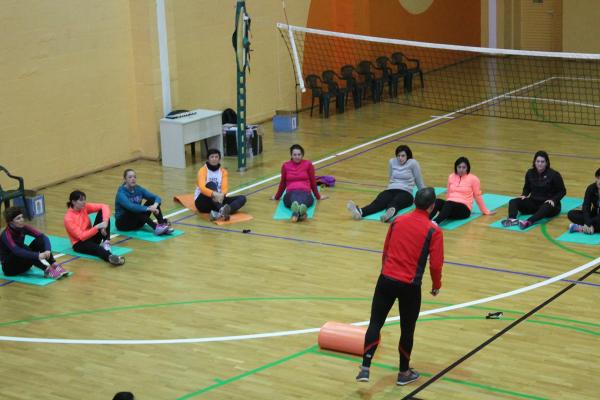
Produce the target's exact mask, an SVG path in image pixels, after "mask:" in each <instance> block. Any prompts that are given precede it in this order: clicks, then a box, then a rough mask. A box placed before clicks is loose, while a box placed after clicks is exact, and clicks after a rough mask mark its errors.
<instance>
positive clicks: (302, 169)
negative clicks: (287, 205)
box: [275, 160, 321, 200]
mask: <svg viewBox="0 0 600 400" xmlns="http://www.w3.org/2000/svg"><path fill="white" fill-rule="evenodd" d="M284 190H287V191H290V190H300V191H303V192H309V193H310V192H311V191H312V192H313V194H314V195H315V197H316V198H317V200H320V199H321V195H320V194H319V189H318V188H317V180H316V179H315V167H314V166H313V165H312V163H311V162H310V161H308V160H302V161H300V162H299V163H297V164H296V163H295V162H293V161H292V160H289V161H286V162H284V163H283V165H282V166H281V181H280V182H279V188H278V189H277V193H276V194H275V200H279V199H280V198H281V195H282V194H283V191H284Z"/></svg>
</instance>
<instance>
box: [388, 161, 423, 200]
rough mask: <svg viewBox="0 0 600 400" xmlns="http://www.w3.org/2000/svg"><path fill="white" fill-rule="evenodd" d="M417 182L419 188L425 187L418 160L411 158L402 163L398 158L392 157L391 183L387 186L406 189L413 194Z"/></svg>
mask: <svg viewBox="0 0 600 400" xmlns="http://www.w3.org/2000/svg"><path fill="white" fill-rule="evenodd" d="M415 183H416V184H417V188H419V189H422V188H424V187H425V183H424V182H423V177H422V176H421V167H420V166H419V163H418V162H417V160H415V159H414V158H411V159H408V160H407V161H406V162H405V163H404V165H400V161H398V158H396V157H394V158H390V183H389V185H388V187H387V188H388V189H401V190H406V191H407V192H409V193H411V194H412V192H413V188H414V186H415Z"/></svg>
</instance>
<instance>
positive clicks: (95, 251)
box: [64, 190, 125, 266]
mask: <svg viewBox="0 0 600 400" xmlns="http://www.w3.org/2000/svg"><path fill="white" fill-rule="evenodd" d="M67 207H68V210H67V213H66V214H65V219H64V220H65V229H66V230H67V234H68V235H69V239H70V240H71V243H72V244H73V250H75V251H76V252H78V253H83V254H89V255H92V256H96V257H99V258H101V259H103V260H104V261H106V262H108V263H110V264H112V265H116V266H118V265H123V264H125V258H123V257H121V256H117V255H114V254H112V253H111V247H110V208H109V207H108V205H106V204H99V203H87V202H86V198H85V193H83V192H82V191H80V190H75V191H74V192H71V194H70V195H69V201H68V202H67ZM90 213H97V214H96V218H95V219H94V224H93V225H92V224H91V222H90V217H89V215H88V214H90Z"/></svg>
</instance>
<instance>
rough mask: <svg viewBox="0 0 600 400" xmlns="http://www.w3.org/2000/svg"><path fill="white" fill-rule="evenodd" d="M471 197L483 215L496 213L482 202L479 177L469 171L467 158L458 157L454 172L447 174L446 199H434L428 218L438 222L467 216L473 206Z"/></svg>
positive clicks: (469, 166) (469, 164)
mask: <svg viewBox="0 0 600 400" xmlns="http://www.w3.org/2000/svg"><path fill="white" fill-rule="evenodd" d="M473 199H475V201H476V202H477V205H478V206H479V209H480V210H481V212H482V213H483V214H484V215H493V214H496V212H495V211H490V210H488V209H487V207H486V206H485V203H484V202H483V197H481V184H480V182H479V178H478V177H476V176H475V175H473V174H472V173H471V163H470V162H469V159H468V158H466V157H458V159H457V160H456V161H455V162H454V173H453V174H450V176H448V184H447V188H446V200H442V199H436V200H435V207H434V208H433V211H432V212H431V213H430V214H429V218H433V221H434V222H436V223H438V224H440V223H442V222H443V221H445V220H447V219H453V220H456V219H466V218H469V217H470V216H471V209H472V208H473ZM436 214H437V216H436ZM434 217H435V218H434Z"/></svg>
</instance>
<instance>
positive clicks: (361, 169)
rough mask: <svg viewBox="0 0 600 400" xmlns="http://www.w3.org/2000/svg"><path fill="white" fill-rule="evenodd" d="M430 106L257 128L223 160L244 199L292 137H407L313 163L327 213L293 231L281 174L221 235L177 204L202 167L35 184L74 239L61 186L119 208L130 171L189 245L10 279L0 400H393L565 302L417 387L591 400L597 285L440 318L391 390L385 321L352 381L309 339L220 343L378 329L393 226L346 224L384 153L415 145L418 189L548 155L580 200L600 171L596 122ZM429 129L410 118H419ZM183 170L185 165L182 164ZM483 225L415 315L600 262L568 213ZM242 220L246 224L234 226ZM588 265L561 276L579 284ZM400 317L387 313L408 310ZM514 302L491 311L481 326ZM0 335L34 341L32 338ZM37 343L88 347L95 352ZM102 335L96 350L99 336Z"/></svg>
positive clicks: (493, 184) (54, 222)
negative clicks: (377, 302)
mask: <svg viewBox="0 0 600 400" xmlns="http://www.w3.org/2000/svg"><path fill="white" fill-rule="evenodd" d="M432 115H438V113H436V112H433V111H431V110H426V109H418V108H411V107H406V106H401V105H398V104H392V103H380V104H376V105H372V104H368V105H366V106H364V107H363V108H361V109H359V110H349V111H348V112H346V113H344V114H339V115H336V114H335V113H333V114H332V116H331V118H329V119H320V118H318V117H316V116H315V117H313V118H310V117H309V116H308V113H306V112H304V113H302V114H301V117H300V129H299V130H298V131H297V132H296V133H294V134H290V133H273V132H271V129H270V126H269V125H270V124H265V125H264V128H265V133H264V147H265V151H264V153H263V154H262V155H260V156H258V157H255V158H253V159H250V160H249V169H248V171H247V172H245V173H237V172H235V166H236V160H235V158H226V159H225V161H224V164H225V165H226V166H227V167H228V168H229V170H230V179H231V183H230V186H231V187H232V188H245V187H247V186H248V185H250V184H252V183H255V182H259V181H261V180H264V179H266V178H269V177H271V176H273V175H276V174H278V173H279V168H280V165H281V163H282V162H283V161H285V160H286V159H288V150H287V149H288V148H289V146H290V145H291V144H293V143H300V144H302V145H303V146H304V147H305V149H306V158H308V159H311V160H313V161H317V160H321V159H324V158H325V157H327V156H331V155H335V154H338V153H340V152H342V151H343V150H346V149H350V148H352V147H354V146H357V145H360V144H365V143H368V142H370V141H371V140H373V139H376V138H379V137H382V136H384V135H386V134H390V133H394V132H398V131H400V130H404V131H403V133H399V134H396V135H394V136H392V137H389V138H388V139H385V140H381V141H378V142H373V143H371V144H367V145H365V146H363V147H361V148H358V149H356V150H354V151H350V152H348V153H345V154H342V155H339V154H338V155H337V156H335V157H333V158H331V159H328V160H326V161H323V162H320V163H318V164H316V167H317V168H318V171H317V173H318V174H327V175H333V176H335V177H336V179H337V180H338V183H337V185H336V186H335V187H334V188H330V189H329V188H328V189H325V193H326V194H328V195H329V196H330V199H328V200H324V201H322V202H319V204H318V205H317V211H316V214H315V218H314V219H312V220H309V221H307V222H303V223H298V224H293V223H290V222H289V221H275V220H273V219H272V215H273V213H274V210H275V207H276V204H275V202H273V201H271V200H269V198H270V196H271V195H272V194H273V193H274V192H275V187H274V185H275V184H276V183H277V182H278V181H277V180H272V181H269V182H267V183H263V184H260V185H257V186H255V187H253V188H251V189H248V190H244V191H243V192H242V193H244V194H246V195H247V196H248V203H247V205H246V207H245V208H244V211H245V212H247V213H250V214H252V215H253V216H254V219H253V220H252V221H250V222H246V223H240V224H236V225H227V226H223V227H219V226H217V225H214V224H212V223H210V222H208V221H207V220H205V219H203V218H201V217H200V216H198V215H196V214H194V213H193V212H191V211H185V210H183V211H182V210H181V207H179V206H177V205H176V204H174V203H173V201H172V197H173V195H175V194H179V193H191V192H193V191H194V187H195V175H196V171H197V169H198V168H199V167H200V166H201V165H202V161H200V160H197V161H196V162H195V163H189V164H188V166H187V168H186V169H185V170H178V169H170V168H163V167H162V166H161V165H160V163H158V162H150V161H138V162H134V163H131V164H126V165H122V166H120V167H118V168H112V169H109V170H106V171H103V172H100V173H96V174H94V175H91V176H87V177H85V178H81V179H77V180H73V181H69V182H66V183H64V184H61V185H57V186H54V187H51V188H49V189H46V190H44V191H43V194H44V195H45V200H46V207H47V212H46V215H45V216H44V217H43V218H37V219H35V220H34V221H33V225H35V226H37V227H39V228H40V229H42V230H44V231H45V232H46V233H48V234H53V235H60V236H66V235H65V232H64V229H63V224H62V217H63V214H64V212H65V206H64V203H65V202H66V199H67V196H68V193H69V192H70V191H71V190H73V189H76V188H77V189H81V190H83V191H85V192H86V193H87V195H88V200H89V201H92V202H104V203H108V204H110V205H111V208H112V207H113V206H114V194H115V191H116V189H117V187H118V185H119V184H120V182H121V174H122V171H123V170H124V169H125V168H134V169H135V170H136V171H137V176H138V182H139V183H140V184H141V185H143V186H145V187H147V188H149V189H150V190H151V191H153V192H155V193H157V194H159V195H160V196H162V198H163V199H164V200H163V210H165V211H166V213H168V214H174V213H175V215H174V216H173V217H172V218H171V219H172V221H173V222H174V226H175V227H176V228H177V229H180V230H183V231H185V234H184V235H182V236H180V237H176V238H173V239H170V240H166V241H163V242H160V243H156V244H152V243H148V242H143V241H139V240H135V239H132V240H127V238H124V237H118V238H116V239H115V240H116V241H121V240H122V241H123V243H122V245H123V246H127V247H130V248H132V249H133V250H134V251H133V253H131V254H129V255H127V263H126V264H125V265H124V266H123V267H122V268H118V269H115V268H111V267H108V266H107V265H106V264H104V263H102V262H98V261H89V260H84V259H72V258H71V257H61V258H60V259H59V260H60V261H65V262H66V264H65V267H66V268H68V269H69V270H71V271H73V272H74V275H73V276H72V277H70V278H68V279H64V280H61V281H59V282H56V283H53V284H51V285H48V286H45V287H39V286H30V285H24V284H20V283H14V282H13V283H11V282H0V285H2V286H1V287H0V304H1V306H0V335H1V336H2V340H1V341H0V351H1V354H2V364H1V365H2V367H1V369H2V371H1V375H2V377H3V379H2V383H1V384H0V397H1V398H2V399H34V398H35V399H49V400H53V399H83V398H85V399H110V398H112V395H113V394H114V393H115V392H117V391H120V390H129V391H132V392H134V393H135V394H136V399H141V400H145V399H191V398H194V399H196V398H197V399H203V398H204V399H264V398H278V399H299V398H302V399H305V398H318V399H340V398H342V399H391V398H394V399H397V398H401V397H403V396H405V395H407V394H408V393H410V392H411V391H412V390H415V389H417V388H418V387H419V386H421V385H422V384H424V383H425V382H427V381H428V379H429V378H430V377H431V376H432V375H435V374H437V373H438V372H440V371H441V370H443V369H444V368H445V367H447V366H448V365H450V364H452V363H453V362H455V361H456V360H458V359H460V358H461V357H463V356H464V355H465V354H467V353H468V352H469V351H471V350H473V349H475V348H477V347H478V346H480V345H481V344H482V343H483V342H485V341H486V340H487V339H489V338H490V337H492V336H494V335H495V334H497V333H499V332H500V331H501V330H502V329H503V328H506V327H507V326H508V325H509V324H510V323H512V322H514V321H515V320H516V319H518V318H520V317H522V316H523V315H524V314H525V313H527V312H528V311H530V310H532V309H533V308H534V307H536V306H537V305H539V304H541V303H543V302H545V301H546V300H547V299H549V298H551V297H552V296H554V295H555V294H557V293H558V292H559V291H561V290H562V289H564V288H566V287H568V286H569V285H572V286H573V287H572V288H571V289H570V290H568V291H566V292H564V294H562V295H560V296H558V297H557V298H556V299H555V300H554V301H552V302H551V303H549V304H548V305H547V306H546V307H544V308H543V309H541V310H540V311H539V312H538V313H536V314H534V315H532V316H530V317H528V318H526V319H525V320H524V322H523V323H520V324H518V325H516V326H515V327H514V328H512V329H510V330H509V331H508V332H507V333H506V334H504V335H503V336H501V337H500V338H499V339H498V340H496V341H493V342H492V343H491V344H489V345H487V346H484V347H483V348H482V349H481V351H479V352H477V353H476V354H475V355H474V356H473V357H471V358H469V359H467V360H466V361H464V362H462V363H460V364H459V365H458V366H457V367H456V368H455V369H453V370H452V371H450V372H449V373H447V374H446V375H444V376H443V377H442V378H441V379H439V380H436V381H435V382H434V383H433V384H431V385H430V386H428V387H427V388H425V389H424V390H423V391H421V392H420V393H419V394H418V395H417V397H418V398H421V399H498V398H505V399H593V398H597V394H594V393H597V389H596V386H595V384H594V383H593V379H594V377H595V376H597V375H598V374H600V367H599V366H598V363H597V360H598V357H599V356H600V350H599V346H598V343H599V342H598V337H599V336H600V311H599V309H598V307H597V306H598V303H599V300H600V275H598V274H592V275H591V276H589V277H587V278H586V279H585V281H583V282H576V283H575V284H571V283H570V282H567V281H560V282H556V283H552V284H549V285H546V286H542V287H540V288H537V289H535V290H530V291H524V292H522V293H519V294H517V295H512V296H509V297H506V298H503V299H501V300H497V301H492V302H487V303H483V304H480V305H477V306H471V307H462V308H457V309H455V310H452V311H449V312H443V313H438V312H436V313H432V314H430V315H427V316H424V317H422V318H421V319H420V322H419V323H418V325H417V331H416V336H415V347H414V351H413V358H412V366H413V367H414V368H415V369H417V370H418V371H420V372H421V373H422V375H423V376H422V378H421V379H420V380H419V381H417V382H415V383H413V384H411V385H408V386H406V387H402V388H401V387H396V386H395V384H394V382H395V376H396V373H397V364H398V353H397V341H398V337H399V329H398V325H397V323H391V324H390V325H389V326H387V327H386V328H384V330H383V333H382V344H381V346H380V349H379V351H378V352H377V354H376V358H375V362H374V367H373V368H372V372H371V382H370V383H367V384H364V383H356V382H355V381H354V377H355V375H356V372H357V367H358V365H359V362H360V361H359V358H358V357H354V356H350V355H346V354H340V353H332V352H328V351H321V350H319V349H318V347H317V346H316V344H317V335H316V333H306V334H291V335H283V334H276V335H274V336H273V337H264V338H250V339H247V340H241V339H240V338H233V340H224V339H223V337H228V336H239V335H256V334H263V333H273V332H288V331H294V330H303V329H309V328H318V327H320V326H321V325H323V324H324V323H325V322H327V321H333V320H335V321H340V322H348V323H350V322H358V321H365V320H368V318H369V310H370V300H371V296H372V292H373V288H374V285H375V281H376V279H377V276H378V274H379V270H380V258H381V254H380V250H381V248H382V245H383V240H384V238H385V234H386V230H387V228H388V226H387V225H384V224H381V223H379V222H372V221H360V222H357V221H354V220H352V219H351V217H350V214H349V213H348V211H347V210H346V202H347V201H348V200H349V199H352V200H354V201H356V202H357V203H358V204H360V205H365V204H366V203H367V202H369V201H370V200H371V199H372V198H374V196H375V195H376V194H377V193H378V192H379V191H380V190H382V189H383V188H384V187H385V185H386V181H387V160H388V159H389V158H390V157H392V156H393V153H394V149H395V147H396V146H397V145H398V144H401V143H405V144H408V145H409V146H410V147H411V148H412V150H413V153H414V157H415V158H416V159H417V160H418V161H419V162H420V164H421V168H422V171H423V175H424V178H425V182H426V183H427V184H428V185H431V186H445V183H446V179H447V176H448V174H450V173H451V172H452V169H453V164H454V160H455V159H456V158H457V157H458V156H461V155H464V156H467V157H468V158H469V159H470V161H471V166H472V169H471V172H472V173H474V174H476V175H477V176H479V178H480V179H481V182H482V188H483V191H484V192H486V193H496V194H505V195H517V194H520V191H521V187H522V184H523V176H524V172H525V170H526V169H527V168H529V166H530V165H531V159H532V156H533V153H534V152H535V151H536V150H540V149H543V150H546V151H548V152H549V153H550V157H551V164H552V167H553V168H555V169H557V170H558V171H560V172H561V173H562V175H563V177H564V180H565V183H566V186H567V190H568V194H567V195H568V196H572V197H581V196H583V192H584V189H585V187H586V185H588V184H589V183H591V182H592V181H593V173H594V171H595V170H596V168H598V167H600V162H599V161H600V157H599V156H598V151H597V147H596V146H597V145H598V140H599V139H600V132H599V130H598V128H597V127H596V128H594V127H588V126H577V125H559V124H551V123H542V122H533V121H522V120H509V119H493V118H486V117H479V116H470V115H460V116H455V118H444V119H435V120H432ZM415 126H418V127H415ZM188 161H189V159H188ZM505 215H506V207H502V208H500V209H499V211H498V214H497V215H495V216H483V217H480V218H478V219H476V220H474V221H472V222H470V223H468V224H466V225H464V226H462V227H460V228H458V229H456V230H452V231H445V232H444V238H445V248H446V264H445V267H444V273H443V274H444V275H443V288H442V290H441V293H440V295H439V296H438V297H435V298H433V297H431V296H430V295H429V294H428V289H429V288H430V279H429V276H428V275H427V277H426V278H425V279H424V284H423V306H422V310H423V311H426V310H435V309H438V308H440V307H443V306H446V305H454V304H462V303H465V302H469V301H472V300H477V299H481V298H485V297H488V296H492V295H496V294H502V293H505V292H509V291H512V290H515V289H519V288H523V287H526V286H528V285H531V284H534V283H537V282H542V281H545V280H547V279H548V278H550V277H553V276H555V275H559V274H561V273H563V272H566V271H570V270H572V269H573V268H575V267H577V266H579V265H582V264H585V263H587V262H589V261H591V260H593V259H595V258H596V257H599V256H600V251H599V250H598V248H597V247H596V246H586V245H576V244H568V243H567V244H565V243H562V242H557V241H556V240H555V239H554V238H556V237H558V236H559V235H560V234H562V233H563V232H564V231H565V229H566V227H567V225H568V221H567V219H566V217H565V216H560V217H558V218H555V219H553V220H551V221H550V222H548V223H546V224H544V225H542V226H538V227H536V228H535V229H533V230H531V231H529V232H525V233H522V232H507V231H503V230H499V229H492V228H490V227H489V226H488V225H489V224H491V223H492V222H494V221H496V220H498V219H501V218H503V217H505ZM244 229H249V230H250V232H249V233H246V234H244V233H242V231H243V230H244ZM587 271H589V269H587V270H586V271H582V272H579V273H578V274H575V275H572V276H570V277H569V278H567V279H571V280H574V281H576V280H577V279H578V278H580V277H581V276H582V275H583V274H584V273H585V272H587ZM396 310H397V309H396V308H394V309H393V311H392V313H391V314H390V316H396V315H397V311H396ZM492 311H502V312H503V313H504V314H503V317H502V318H501V319H498V320H489V319H485V315H486V314H487V313H488V312H492ZM7 337H25V338H42V339H44V340H41V342H40V343H31V342H16V341H14V340H11V339H7ZM196 338H220V339H216V340H215V341H210V342H198V341H196V342H194V341H192V342H191V343H185V342H184V343H177V341H175V342H176V343H162V344H132V343H130V342H129V343H128V342H126V344H103V343H102V341H104V340H122V341H133V340H169V339H196ZM45 339H66V340H67V342H68V340H71V339H87V340H91V341H92V342H91V343H89V344H72V343H70V344H69V343H68V344H64V343H48V340H45ZM95 341H97V342H95Z"/></svg>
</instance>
